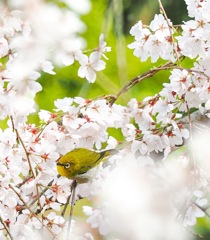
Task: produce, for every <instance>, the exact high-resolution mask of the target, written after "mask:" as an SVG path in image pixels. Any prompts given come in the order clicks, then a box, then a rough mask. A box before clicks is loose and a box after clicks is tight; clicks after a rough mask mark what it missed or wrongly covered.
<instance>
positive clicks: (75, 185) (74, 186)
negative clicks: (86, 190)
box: [66, 180, 77, 240]
mask: <svg viewBox="0 0 210 240" xmlns="http://www.w3.org/2000/svg"><path fill="white" fill-rule="evenodd" d="M76 187H77V181H76V180H74V181H73V182H72V184H71V204H70V205H71V209H70V214H69V222H68V227H67V236H66V240H69V236H70V230H71V222H72V216H73V210H74V201H75V192H76Z"/></svg>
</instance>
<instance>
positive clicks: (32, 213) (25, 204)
mask: <svg viewBox="0 0 210 240" xmlns="http://www.w3.org/2000/svg"><path fill="white" fill-rule="evenodd" d="M9 187H10V188H11V189H12V190H13V191H14V192H15V193H16V195H17V196H18V197H19V199H20V201H21V202H22V203H23V204H24V206H25V207H26V208H27V209H28V210H29V212H30V213H31V215H32V216H33V217H35V218H36V219H37V220H38V221H39V222H40V223H41V224H42V226H43V227H45V228H46V229H47V230H48V231H49V232H50V233H51V234H52V235H53V237H54V238H55V239H56V236H55V234H54V233H53V232H52V231H51V230H50V229H49V228H48V227H47V226H45V225H44V224H43V222H42V221H41V220H40V219H39V218H38V217H37V216H36V214H35V213H34V212H33V211H32V210H31V208H30V207H29V206H28V205H27V203H26V202H25V201H24V199H23V198H22V197H21V195H20V194H19V193H18V192H17V191H16V190H15V189H14V187H13V186H12V185H11V184H9Z"/></svg>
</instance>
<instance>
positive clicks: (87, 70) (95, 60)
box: [78, 52, 105, 83]
mask: <svg viewBox="0 0 210 240" xmlns="http://www.w3.org/2000/svg"><path fill="white" fill-rule="evenodd" d="M79 63H80V64H81V66H80V68H79V70H78V76H79V77H82V78H84V77H85V78H87V80H88V81H89V82H91V83H93V82H95V80H96V73H95V72H96V71H101V70H103V69H104V68H105V62H104V61H103V60H100V56H99V55H98V54H97V53H96V52H93V53H91V54H90V56H89V57H87V56H86V55H82V56H81V57H80V59H79Z"/></svg>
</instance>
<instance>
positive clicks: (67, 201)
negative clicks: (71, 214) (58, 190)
mask: <svg viewBox="0 0 210 240" xmlns="http://www.w3.org/2000/svg"><path fill="white" fill-rule="evenodd" d="M71 195H72V193H70V194H69V196H68V198H67V200H66V204H65V205H64V208H63V211H62V212H61V216H62V217H64V215H65V213H66V209H67V207H68V205H69V202H70V198H71Z"/></svg>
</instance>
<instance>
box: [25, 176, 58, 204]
mask: <svg viewBox="0 0 210 240" xmlns="http://www.w3.org/2000/svg"><path fill="white" fill-rule="evenodd" d="M59 177H60V175H59V174H58V175H57V178H59ZM53 182H54V179H53V180H51V181H50V182H49V183H48V185H47V186H46V188H45V189H44V190H43V191H42V192H41V193H40V194H39V195H38V196H37V197H36V198H35V199H34V200H33V201H32V202H31V203H30V205H29V206H30V207H31V206H32V205H34V203H35V202H36V201H38V200H39V199H40V197H41V196H42V195H43V194H45V192H46V191H47V190H48V189H49V188H48V187H50V186H52V184H53Z"/></svg>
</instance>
